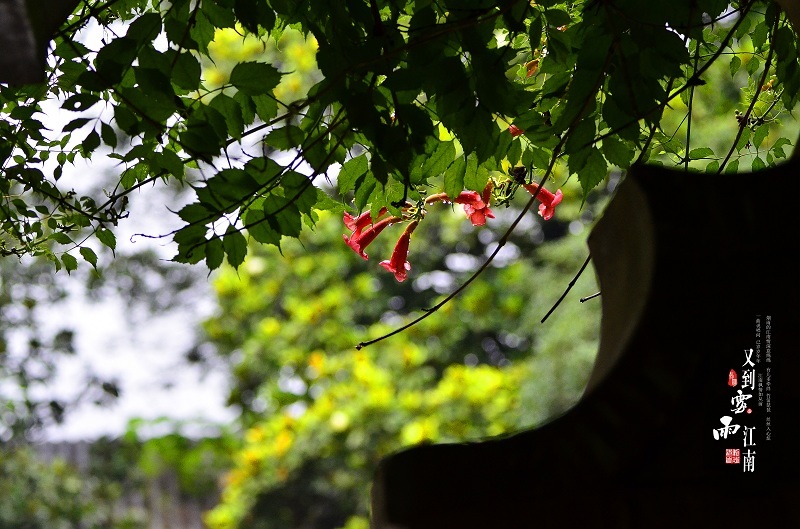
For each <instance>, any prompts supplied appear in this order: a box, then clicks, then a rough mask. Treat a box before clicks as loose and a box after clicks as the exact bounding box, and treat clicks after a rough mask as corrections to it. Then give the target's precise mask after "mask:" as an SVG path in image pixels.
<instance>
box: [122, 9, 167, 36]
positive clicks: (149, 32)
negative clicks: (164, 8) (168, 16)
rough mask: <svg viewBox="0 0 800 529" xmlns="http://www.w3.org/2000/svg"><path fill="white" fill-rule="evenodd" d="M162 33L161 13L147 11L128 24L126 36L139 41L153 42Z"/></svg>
mask: <svg viewBox="0 0 800 529" xmlns="http://www.w3.org/2000/svg"><path fill="white" fill-rule="evenodd" d="M159 33H161V15H160V14H159V13H145V14H143V15H140V16H139V18H137V19H136V20H134V21H133V22H131V23H130V25H129V26H128V31H127V33H125V36H126V37H128V38H132V39H135V40H138V41H139V42H152V41H153V40H155V38H156V37H157V36H158V34H159Z"/></svg>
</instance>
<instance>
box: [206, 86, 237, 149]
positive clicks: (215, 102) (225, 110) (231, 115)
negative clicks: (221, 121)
mask: <svg viewBox="0 0 800 529" xmlns="http://www.w3.org/2000/svg"><path fill="white" fill-rule="evenodd" d="M208 106H210V107H211V108H213V109H215V110H217V111H218V112H219V113H220V114H222V115H223V116H224V117H225V123H226V124H227V128H228V134H230V135H231V137H233V138H236V139H239V138H241V137H242V133H243V132H244V118H243V116H242V107H240V106H239V103H237V102H236V101H235V100H234V99H233V98H232V97H230V96H227V95H225V94H218V95H217V96H216V97H215V98H214V99H212V100H211V103H209V105H208Z"/></svg>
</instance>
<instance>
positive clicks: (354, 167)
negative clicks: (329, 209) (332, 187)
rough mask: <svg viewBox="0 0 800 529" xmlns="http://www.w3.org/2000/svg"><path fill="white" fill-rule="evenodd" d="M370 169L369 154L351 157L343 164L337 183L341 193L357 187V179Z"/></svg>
mask: <svg viewBox="0 0 800 529" xmlns="http://www.w3.org/2000/svg"><path fill="white" fill-rule="evenodd" d="M367 169H369V161H368V160H367V156H366V155H365V154H362V155H361V156H356V157H355V158H351V159H349V160H347V161H346V162H344V164H342V168H341V170H340V171H339V176H338V177H337V178H336V183H337V185H338V187H339V194H340V195H344V194H345V193H347V192H348V191H352V190H353V189H355V185H356V181H357V180H358V179H359V177H361V175H363V174H364V173H366V172H367Z"/></svg>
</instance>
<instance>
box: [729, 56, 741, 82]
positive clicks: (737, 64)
mask: <svg viewBox="0 0 800 529" xmlns="http://www.w3.org/2000/svg"><path fill="white" fill-rule="evenodd" d="M728 66H729V67H730V70H731V77H733V76H734V75H736V72H738V71H739V68H741V67H742V59H740V58H739V56H738V55H734V56H733V57H731V62H730V64H729V65H728Z"/></svg>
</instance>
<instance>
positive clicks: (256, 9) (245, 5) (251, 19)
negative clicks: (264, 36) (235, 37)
mask: <svg viewBox="0 0 800 529" xmlns="http://www.w3.org/2000/svg"><path fill="white" fill-rule="evenodd" d="M233 12H234V13H235V14H236V18H237V19H238V20H239V22H241V23H242V26H244V27H245V29H247V30H248V31H249V32H251V33H258V27H259V26H261V27H262V28H264V30H266V31H271V30H272V28H273V27H274V26H275V12H274V11H273V10H272V9H270V7H269V5H267V3H266V2H260V1H258V0H236V3H235V4H234V7H233Z"/></svg>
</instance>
